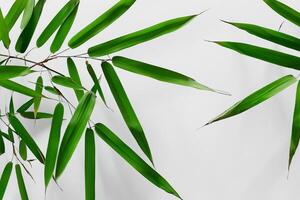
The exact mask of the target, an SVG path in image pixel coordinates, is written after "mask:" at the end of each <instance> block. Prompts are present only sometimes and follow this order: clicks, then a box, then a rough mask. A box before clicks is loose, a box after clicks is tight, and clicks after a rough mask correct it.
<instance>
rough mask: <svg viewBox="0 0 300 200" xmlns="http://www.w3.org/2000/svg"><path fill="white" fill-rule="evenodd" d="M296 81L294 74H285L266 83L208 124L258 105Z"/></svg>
mask: <svg viewBox="0 0 300 200" xmlns="http://www.w3.org/2000/svg"><path fill="white" fill-rule="evenodd" d="M296 81H297V79H296V78H295V77H294V76H292V75H287V76H284V77H282V78H280V79H278V80H276V81H274V82H272V83H270V84H268V85H266V86H265V87H263V88H261V89H259V90H257V91H255V92H254V93H252V94H251V95H249V96H248V97H246V98H244V99H243V100H241V101H239V102H237V103H235V104H234V105H233V106H231V107H230V108H229V109H227V110H226V111H225V112H223V113H221V114H220V115H218V116H217V117H216V118H214V119H213V120H211V121H210V122H208V123H207V124H206V125H208V124H212V123H214V122H216V121H219V120H223V119H226V118H229V117H233V116H235V115H238V114H240V113H243V112H245V111H247V110H249V109H251V108H253V107H255V106H256V105H258V104H260V103H262V102H264V101H266V100H268V99H270V98H271V97H273V96H275V95H276V94H278V93H279V92H281V91H283V90H284V89H286V88H288V87H289V86H291V85H292V84H293V83H295V82H296Z"/></svg>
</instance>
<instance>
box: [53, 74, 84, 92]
mask: <svg viewBox="0 0 300 200" xmlns="http://www.w3.org/2000/svg"><path fill="white" fill-rule="evenodd" d="M52 82H53V83H56V84H58V85H61V86H64V87H68V88H72V89H75V90H83V88H82V86H81V85H78V84H77V83H76V82H74V80H72V79H71V78H70V77H65V76H59V75H57V76H53V77H52Z"/></svg>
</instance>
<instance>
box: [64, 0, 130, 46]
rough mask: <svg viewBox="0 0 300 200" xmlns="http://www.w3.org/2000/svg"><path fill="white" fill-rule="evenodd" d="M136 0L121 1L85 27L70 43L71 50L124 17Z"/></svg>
mask: <svg viewBox="0 0 300 200" xmlns="http://www.w3.org/2000/svg"><path fill="white" fill-rule="evenodd" d="M134 2H135V0H120V1H119V2H118V3H117V4H115V5H114V6H113V7H112V8H110V9H109V10H107V11H106V12H105V13H104V14H102V15H100V16H99V17H98V18H97V19H95V20H94V21H93V22H92V23H90V24H89V25H87V26H86V27H84V28H83V29H82V30H81V31H79V32H78V33H77V34H76V35H75V36H74V37H72V38H71V40H70V41H69V46H70V47H71V48H76V47H79V46H80V45H82V44H83V43H85V42H86V41H88V40H89V39H91V38H92V37H94V36H95V35H97V34H98V33H100V32H101V31H103V30H104V29H105V28H106V27H108V26H109V25H111V24H112V23H113V22H114V21H116V20H117V19H118V18H119V17H120V16H122V15H123V14H124V13H125V12H126V11H127V10H128V9H129V8H130V7H131V6H132V5H133V4H134Z"/></svg>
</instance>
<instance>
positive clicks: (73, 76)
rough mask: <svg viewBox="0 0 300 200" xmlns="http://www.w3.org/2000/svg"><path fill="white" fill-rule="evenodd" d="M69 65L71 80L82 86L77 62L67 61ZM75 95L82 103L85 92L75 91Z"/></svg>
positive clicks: (70, 59)
mask: <svg viewBox="0 0 300 200" xmlns="http://www.w3.org/2000/svg"><path fill="white" fill-rule="evenodd" d="M67 65H68V71H69V74H70V77H71V79H72V80H73V81H74V82H75V83H76V84H77V85H78V86H82V84H81V81H80V77H79V73H78V71H77V67H76V65H75V62H74V61H73V60H72V58H68V59H67ZM74 92H75V95H76V97H77V100H78V101H80V99H81V97H82V96H83V95H84V91H82V89H81V90H76V89H74Z"/></svg>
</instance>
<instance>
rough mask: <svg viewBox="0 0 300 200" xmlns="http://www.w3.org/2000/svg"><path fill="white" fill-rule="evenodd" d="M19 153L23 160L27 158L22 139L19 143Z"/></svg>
mask: <svg viewBox="0 0 300 200" xmlns="http://www.w3.org/2000/svg"><path fill="white" fill-rule="evenodd" d="M19 154H20V156H21V158H22V159H23V160H27V147H26V144H25V142H24V141H23V140H21V141H20V143H19Z"/></svg>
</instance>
